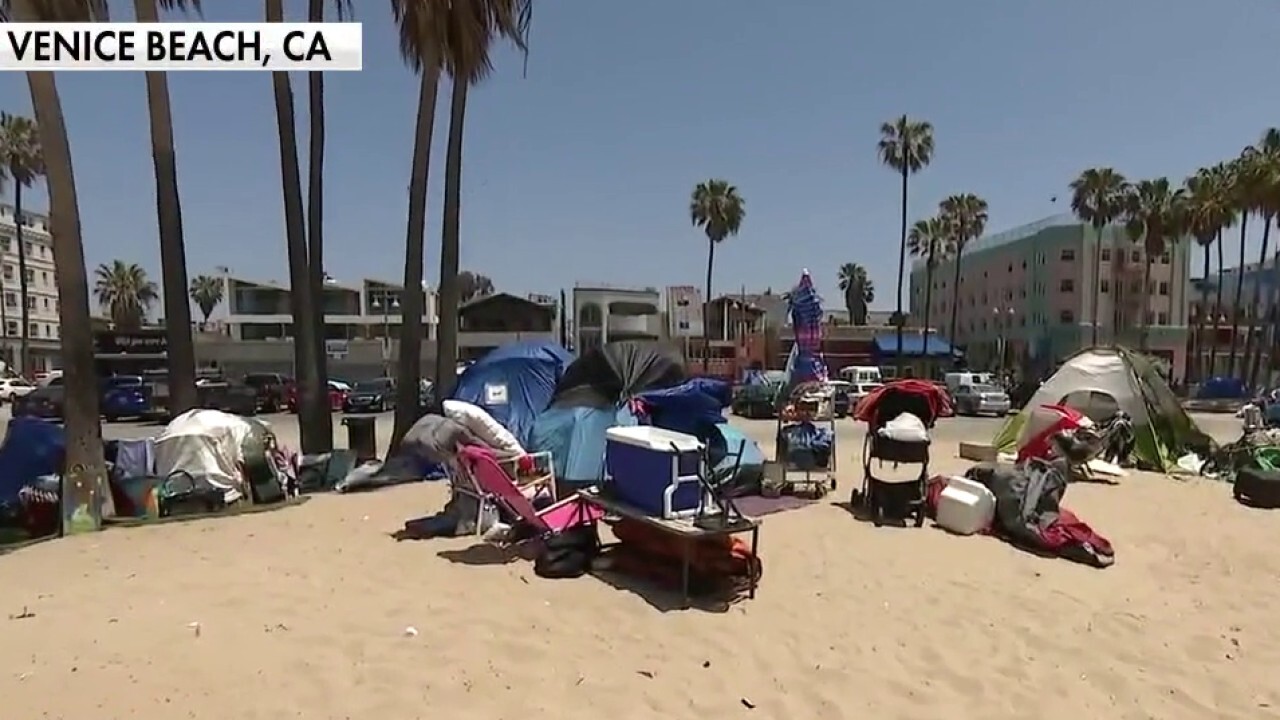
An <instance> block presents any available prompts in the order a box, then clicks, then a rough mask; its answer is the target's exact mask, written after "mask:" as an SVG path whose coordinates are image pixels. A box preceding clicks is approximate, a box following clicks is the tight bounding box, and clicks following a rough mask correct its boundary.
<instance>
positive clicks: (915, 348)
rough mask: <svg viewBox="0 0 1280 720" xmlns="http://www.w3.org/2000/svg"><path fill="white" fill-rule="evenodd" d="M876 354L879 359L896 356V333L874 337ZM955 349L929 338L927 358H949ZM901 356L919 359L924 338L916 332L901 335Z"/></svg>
mask: <svg viewBox="0 0 1280 720" xmlns="http://www.w3.org/2000/svg"><path fill="white" fill-rule="evenodd" d="M875 342H876V353H877V354H878V355H879V356H880V357H896V356H897V355H898V333H896V332H891V333H881V334H879V335H876V341H875ZM954 352H955V349H954V348H952V347H951V343H949V342H947V341H946V340H945V339H943V338H941V337H939V336H937V335H930V336H929V357H951V355H952V353H954ZM902 354H903V356H905V357H920V356H921V355H923V354H924V338H923V337H922V336H921V335H920V333H918V332H903V333H902Z"/></svg>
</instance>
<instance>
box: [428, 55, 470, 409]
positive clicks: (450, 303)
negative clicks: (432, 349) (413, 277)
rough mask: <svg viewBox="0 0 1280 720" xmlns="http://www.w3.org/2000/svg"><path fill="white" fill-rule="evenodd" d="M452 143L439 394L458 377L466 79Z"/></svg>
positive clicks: (457, 99)
mask: <svg viewBox="0 0 1280 720" xmlns="http://www.w3.org/2000/svg"><path fill="white" fill-rule="evenodd" d="M449 102H450V108H449V144H448V155H447V156H446V157H445V165H444V228H443V232H442V237H441V242H440V342H439V346H438V348H439V349H438V350H437V352H436V397H438V398H441V399H444V398H447V397H449V396H450V395H451V394H452V393H453V386H454V384H455V383H456V382H457V380H458V371H457V369H456V368H457V365H458V304H459V297H458V291H459V290H460V288H459V287H458V255H459V253H460V252H461V248H460V247H459V238H458V234H459V226H460V224H461V221H462V219H461V215H462V129H463V126H464V124H465V123H466V119H467V82H466V81H465V80H459V79H458V78H456V77H455V78H454V79H453V97H452V98H450V101H449Z"/></svg>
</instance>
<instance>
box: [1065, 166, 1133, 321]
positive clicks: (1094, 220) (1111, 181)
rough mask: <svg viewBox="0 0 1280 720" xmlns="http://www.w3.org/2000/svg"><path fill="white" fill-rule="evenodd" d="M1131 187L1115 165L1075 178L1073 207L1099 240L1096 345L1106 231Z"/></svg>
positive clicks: (1095, 287)
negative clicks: (1103, 239)
mask: <svg viewBox="0 0 1280 720" xmlns="http://www.w3.org/2000/svg"><path fill="white" fill-rule="evenodd" d="M1127 187H1128V183H1127V182H1126V181H1125V179H1124V176H1123V175H1121V174H1120V173H1118V172H1116V171H1115V170H1112V169H1111V168H1089V169H1088V170H1085V171H1084V172H1082V173H1080V177H1078V178H1076V179H1075V180H1073V181H1072V182H1071V211H1072V212H1074V213H1075V215H1076V217H1078V218H1080V221H1081V222H1083V223H1087V224H1088V225H1089V226H1090V227H1092V228H1093V237H1094V240H1095V241H1096V243H1097V247H1096V248H1095V249H1094V251H1093V308H1092V310H1091V312H1090V319H1089V324H1090V326H1091V328H1092V329H1091V334H1090V342H1091V343H1092V344H1093V345H1097V344H1098V306H1099V305H1101V304H1102V295H1101V293H1100V292H1099V287H1098V283H1099V281H1100V279H1101V276H1102V231H1103V229H1104V228H1106V227H1107V226H1108V225H1110V224H1111V223H1113V222H1115V221H1116V219H1117V218H1119V217H1120V212H1121V210H1122V209H1123V207H1122V203H1123V200H1124V197H1125V195H1126V193H1127V192H1128V191H1127ZM1114 331H1115V329H1114V328H1113V332H1114Z"/></svg>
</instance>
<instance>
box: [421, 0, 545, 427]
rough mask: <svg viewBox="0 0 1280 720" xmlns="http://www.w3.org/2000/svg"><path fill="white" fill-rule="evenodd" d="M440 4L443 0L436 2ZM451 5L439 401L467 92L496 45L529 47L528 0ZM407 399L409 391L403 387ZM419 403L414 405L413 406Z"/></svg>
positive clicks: (449, 362)
mask: <svg viewBox="0 0 1280 720" xmlns="http://www.w3.org/2000/svg"><path fill="white" fill-rule="evenodd" d="M437 1H442V0H437ZM446 5H448V6H449V12H450V13H451V17H450V28H449V29H448V31H447V32H446V37H445V39H446V41H447V42H446V44H445V45H443V46H442V47H443V48H444V50H445V52H443V53H441V55H440V57H441V59H442V62H443V64H444V70H445V71H446V72H447V73H448V74H449V77H450V78H451V79H452V82H453V88H452V96H451V97H450V100H449V103H450V105H449V141H448V143H447V145H446V151H445V152H446V155H445V170H444V220H443V222H442V224H441V225H442V227H441V233H440V235H441V237H440V330H439V332H440V338H439V342H438V343H437V352H436V388H437V392H438V393H439V397H448V396H449V394H450V393H452V392H453V386H454V383H455V382H456V381H457V371H456V369H455V368H456V367H457V362H458V305H459V304H461V301H460V296H459V289H460V288H459V286H458V263H459V255H460V254H461V240H460V237H459V235H460V232H461V219H462V136H463V129H464V128H465V127H466V113H467V91H468V90H469V89H470V87H471V86H472V85H474V84H477V83H479V82H481V81H482V80H484V79H485V78H486V77H488V75H489V73H490V71H492V70H493V61H492V57H491V55H490V51H491V50H492V46H493V41H494V40H496V39H499V38H504V39H507V40H511V41H512V42H513V43H514V44H515V46H516V48H517V49H519V50H520V51H521V52H526V51H527V49H528V45H527V41H528V33H529V21H530V19H531V13H532V10H533V5H532V3H531V1H530V0H473V2H471V3H467V4H464V5H459V4H458V3H456V2H452V1H451V0H450V1H449V2H446ZM400 392H401V393H402V394H403V395H406V396H407V395H408V394H409V393H410V392H411V390H410V389H407V388H401V391H400ZM414 405H416V403H414Z"/></svg>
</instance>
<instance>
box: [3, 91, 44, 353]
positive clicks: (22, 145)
mask: <svg viewBox="0 0 1280 720" xmlns="http://www.w3.org/2000/svg"><path fill="white" fill-rule="evenodd" d="M6 174H7V175H8V176H9V177H11V178H12V179H13V213H14V216H15V219H17V222H15V223H14V242H16V243H17V245H18V293H19V300H20V301H21V303H22V305H21V308H22V309H21V312H22V330H21V332H22V335H21V337H22V344H21V346H20V349H19V351H18V358H19V359H18V367H19V368H21V369H22V371H23V372H26V371H27V370H28V369H30V367H31V347H30V346H31V321H30V314H31V308H30V307H29V306H28V300H27V291H28V288H27V282H28V281H27V244H26V242H25V241H24V240H23V237H22V233H23V224H22V220H21V218H22V193H23V190H24V189H27V188H30V187H31V185H32V183H34V182H35V180H36V178H38V177H40V176H41V175H43V174H44V157H43V155H42V154H41V151H40V133H39V130H38V129H37V128H36V124H35V123H34V122H32V121H31V120H30V119H29V118H25V117H20V116H16V115H10V114H8V113H0V177H3V176H4V175H6ZM0 189H3V188H0Z"/></svg>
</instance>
